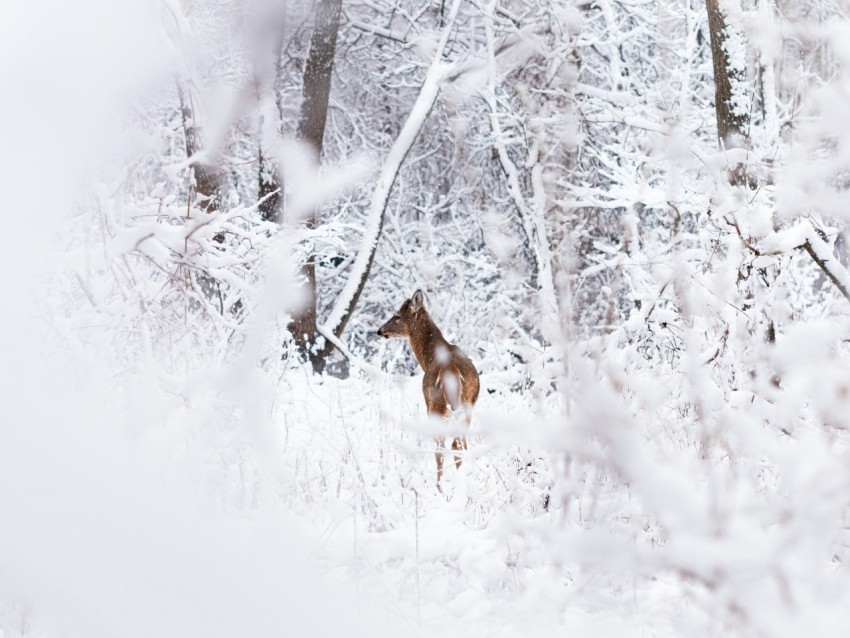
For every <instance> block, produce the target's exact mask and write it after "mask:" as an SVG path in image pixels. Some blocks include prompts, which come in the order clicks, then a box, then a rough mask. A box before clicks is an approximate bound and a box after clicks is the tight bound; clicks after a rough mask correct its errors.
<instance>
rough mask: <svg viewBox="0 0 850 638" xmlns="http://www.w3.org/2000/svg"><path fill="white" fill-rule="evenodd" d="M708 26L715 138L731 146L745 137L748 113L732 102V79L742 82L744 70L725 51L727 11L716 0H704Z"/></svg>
mask: <svg viewBox="0 0 850 638" xmlns="http://www.w3.org/2000/svg"><path fill="white" fill-rule="evenodd" d="M705 6H706V9H707V10H708V29H709V32H710V34H711V57H712V60H713V62H714V91H715V112H716V115H717V138H718V140H719V141H720V143H721V144H724V145H726V147H727V148H730V147H740V146H743V145H745V143H746V140H747V137H748V129H749V124H750V122H749V115H748V113H747V112H746V111H742V110H741V109H740V107H739V108H738V109H735V105H734V103H733V97H734V96H733V83H740V84H742V85H743V84H744V83H746V81H747V70H746V68H744V67H743V66H739V65H736V64H735V63H736V62H739V61H737V60H735V61H733V60H730V59H729V56H728V55H727V53H726V47H727V42H728V38H729V33H728V28H729V27H728V24H727V22H726V15H725V14H724V13H723V10H722V9H721V8H720V5H719V0H706V2H705Z"/></svg>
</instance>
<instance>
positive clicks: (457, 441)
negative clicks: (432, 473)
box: [452, 437, 466, 470]
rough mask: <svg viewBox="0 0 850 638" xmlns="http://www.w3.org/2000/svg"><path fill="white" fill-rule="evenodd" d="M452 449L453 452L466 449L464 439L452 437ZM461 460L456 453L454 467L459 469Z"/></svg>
mask: <svg viewBox="0 0 850 638" xmlns="http://www.w3.org/2000/svg"><path fill="white" fill-rule="evenodd" d="M452 449H453V450H454V451H455V452H459V451H461V450H465V449H466V448H465V447H464V440H463V438H462V437H455V438H454V439H452ZM461 461H463V459H462V458H461V457H460V456H458V455H457V454H455V468H457V469H458V470H459V469H460V464H461Z"/></svg>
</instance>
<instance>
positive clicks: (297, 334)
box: [289, 0, 342, 372]
mask: <svg viewBox="0 0 850 638" xmlns="http://www.w3.org/2000/svg"><path fill="white" fill-rule="evenodd" d="M341 6H342V0H318V2H317V4H316V25H315V28H314V29H313V35H312V37H311V38H310V53H309V55H308V56H307V65H306V67H305V69H304V87H303V101H302V103H301V115H300V117H299V119H298V139H299V140H301V141H302V142H303V143H304V144H305V146H306V147H307V152H308V153H310V155H311V157H310V160H312V162H313V164H314V165H315V166H316V167H318V166H319V162H320V159H321V156H322V141H323V139H324V136H325V122H326V121H327V116H328V97H329V96H330V90H331V75H332V73H333V62H334V55H335V54H336V38H337V32H338V31H339V15H340V9H341ZM317 217H318V211H315V210H313V211H310V212H309V214H308V215H307V217H306V219H305V224H306V226H307V228H309V229H313V228H315V227H316V223H317V221H318V220H317ZM301 277H302V279H303V281H304V289H305V291H306V296H307V299H306V301H305V302H304V303H303V304H302V306H301V307H300V308H299V309H298V310H297V311H296V312H295V314H294V316H293V318H292V321H291V322H290V324H289V331H290V332H291V333H292V336H293V338H294V339H295V343H296V345H297V347H298V350H299V352H300V353H301V355H302V356H303V357H304V358H306V359H308V360H309V361H310V363H311V364H312V366H313V370H314V371H315V372H321V371H322V370H323V369H324V363H325V357H324V356H322V354H321V353H319V352H317V348H316V338H317V336H318V331H317V328H316V262H315V260H314V258H313V256H312V255H308V256H307V259H306V260H305V262H304V264H303V265H302V266H301Z"/></svg>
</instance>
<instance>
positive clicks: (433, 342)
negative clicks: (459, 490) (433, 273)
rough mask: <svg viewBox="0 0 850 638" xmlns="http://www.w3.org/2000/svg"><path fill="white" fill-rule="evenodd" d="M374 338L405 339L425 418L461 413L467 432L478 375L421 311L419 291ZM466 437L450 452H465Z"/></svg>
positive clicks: (442, 445) (439, 445) (457, 440)
mask: <svg viewBox="0 0 850 638" xmlns="http://www.w3.org/2000/svg"><path fill="white" fill-rule="evenodd" d="M377 333H378V335H379V336H381V337H384V338H387V339H390V338H392V337H397V338H402V339H407V340H408V341H409V343H410V348H411V349H412V350H413V354H414V356H415V357H416V360H417V361H418V362H419V365H420V366H421V367H422V370H424V371H425V377H424V378H423V379H422V394H423V396H424V397H425V408H426V410H427V411H428V414H429V415H434V416H439V417H441V418H443V419H446V420H448V419H450V418H452V415H453V414H457V413H458V412H459V410H462V411H463V413H464V417H465V420H466V427H467V429H469V426H470V424H471V423H472V408H473V407H474V406H475V402H476V401H477V400H478V391H479V389H480V387H481V384H480V381H479V379H478V371H477V370H476V369H475V365H474V364H473V363H472V360H471V359H470V358H469V357H468V356H466V354H465V353H464V352H463V350H461V349H460V348H458V347H457V346H456V345H453V344H451V343H449V342H448V341H446V338H445V337H443V333H442V332H440V329H439V328H438V327H437V324H435V323H434V321H433V320H432V319H431V316H430V315H429V314H428V311H427V310H425V300H424V295H423V294H422V291H421V290H417V291H416V292H415V293H413V296H412V297H411V298H410V299H407V300H405V302H404V303H403V304H401V307H400V308H399V309H398V312H396V313H395V314H394V315H393V316H392V317H391V318H390V319H389V320H388V321H387V322H386V323H385V324H384V325H383V326H381V327H380V328H378V331H377ZM436 442H437V451H436V453H435V457H436V459H437V490H438V491H439V492H442V491H443V490H442V488H441V487H440V479H441V478H442V477H443V449H444V448H445V442H446V440H445V437H437V438H436ZM466 449H467V446H466V437H465V436H459V437H454V438H453V440H452V450H454V451H455V452H461V451H463V450H466ZM461 461H462V459H461V457H460V455H459V454H455V468H457V469H460V465H461Z"/></svg>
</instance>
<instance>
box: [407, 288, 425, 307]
mask: <svg viewBox="0 0 850 638" xmlns="http://www.w3.org/2000/svg"><path fill="white" fill-rule="evenodd" d="M423 305H425V295H423V294H422V291H421V290H417V291H416V292H414V293H413V296H412V297H411V298H410V309H411V310H412V311H413V312H417V311H418V310H419V309H420V308H422V306H423Z"/></svg>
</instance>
